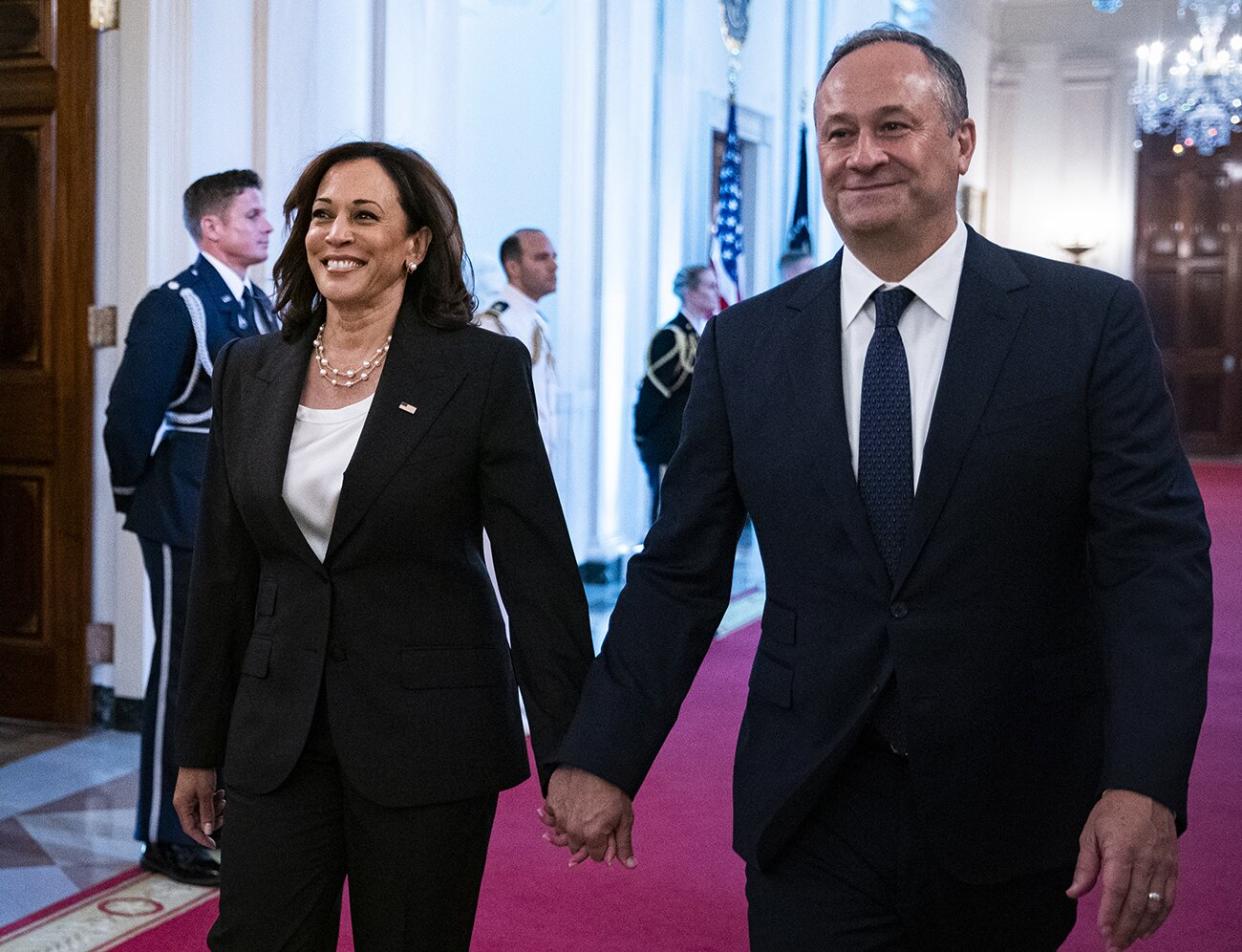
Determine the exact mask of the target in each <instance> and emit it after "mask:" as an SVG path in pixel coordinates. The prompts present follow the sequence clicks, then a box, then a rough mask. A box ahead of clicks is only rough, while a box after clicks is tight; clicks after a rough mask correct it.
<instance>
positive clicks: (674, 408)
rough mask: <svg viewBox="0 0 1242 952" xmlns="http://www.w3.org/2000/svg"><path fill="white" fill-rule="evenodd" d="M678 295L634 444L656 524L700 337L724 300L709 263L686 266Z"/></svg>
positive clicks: (651, 354) (652, 362)
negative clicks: (644, 477)
mask: <svg viewBox="0 0 1242 952" xmlns="http://www.w3.org/2000/svg"><path fill="white" fill-rule="evenodd" d="M673 293H674V294H675V295H677V298H678V300H679V301H681V309H680V310H679V311H678V313H677V316H676V317H674V318H673V319H672V320H671V321H669V322H668V323H667V324H665V325H664V326H663V327H661V328H660V329H659V330H658V331H656V334H655V336H654V337H653V338H652V339H651V344H650V346H649V347H648V348H647V371H646V373H645V374H644V375H643V379H642V382H641V383H640V384H639V385H638V401H637V402H636V403H635V404H634V442H635V443H637V444H638V455H639V458H640V459H642V462H643V466H644V468H645V469H646V470H647V484H648V486H650V487H651V521H652V522H655V519H656V516H657V515H659V512H660V481H661V480H662V479H663V478H664V470H665V469H666V468H667V467H668V462H669V460H671V459H672V458H673V451H674V450H676V449H677V441H678V440H679V439H680V438H681V416H682V414H683V413H684V412H685V409H686V400H687V398H688V397H689V396H690V381H691V379H692V378H693V377H694V358H695V355H696V354H697V353H698V350H699V335H701V334H702V333H703V328H704V327H705V326H706V325H707V322H708V320H709V319H710V318H711V317H712V315H713V314H715V313H716V307H717V305H718V303H719V301H720V289H719V286H718V285H717V283H716V275H715V273H714V272H713V271H712V269H711V268H710V267H708V266H707V265H705V264H691V265H686V266H685V267H684V268H682V269H681V270H680V271H678V272H677V276H676V277H675V278H673Z"/></svg>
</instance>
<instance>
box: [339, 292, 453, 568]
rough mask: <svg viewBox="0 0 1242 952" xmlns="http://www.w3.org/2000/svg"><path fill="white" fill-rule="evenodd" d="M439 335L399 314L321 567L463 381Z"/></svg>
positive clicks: (406, 314)
mask: <svg viewBox="0 0 1242 952" xmlns="http://www.w3.org/2000/svg"><path fill="white" fill-rule="evenodd" d="M444 333H445V332H442V331H437V330H436V329H435V328H432V327H429V326H428V325H426V324H424V323H423V322H422V321H421V320H419V318H418V316H417V315H416V314H415V313H414V311H413V310H412V309H411V308H403V309H402V312H401V315H400V317H398V319H397V324H396V326H395V328H394V329H393V334H392V344H391V345H390V347H389V351H388V357H387V359H386V365H385V367H384V372H383V374H382V375H381V376H380V381H379V386H378V387H377V388H376V390H375V400H374V401H373V402H372V404H371V410H370V412H369V413H368V414H367V420H366V423H365V424H363V428H362V434H361V436H359V437H358V446H357V448H356V449H355V450H354V455H353V458H352V459H351V460H350V463H349V467H348V468H347V469H346V470H345V479H344V483H343V485H342V487H341V498H340V502H339V503H338V504H337V509H336V519H335V521H334V522H333V524H332V536H331V538H330V540H329V541H328V551H327V554H326V556H325V558H324V561H325V562H328V561H329V560H330V559H331V558H332V557H333V555H334V554H335V553H336V551H337V550H338V549H340V547H341V545H342V543H343V542H344V541H345V540H346V539H347V538H348V537H349V535H350V534H351V533H352V532H353V531H354V530H355V529H356V528H357V527H358V524H359V522H360V521H361V520H362V518H363V516H364V515H366V512H367V510H368V509H370V507H371V505H372V503H374V502H375V499H376V497H377V496H378V495H379V494H380V492H381V491H382V490H383V489H384V487H385V486H387V485H388V483H389V481H390V480H391V479H392V477H393V475H394V474H395V473H396V471H397V470H398V469H399V468H400V466H401V464H402V463H404V462H405V460H406V458H407V457H408V456H409V455H410V453H411V452H412V451H413V450H414V447H415V446H417V445H418V443H419V441H420V440H421V439H422V438H423V436H425V435H426V433H427V430H428V429H430V427H431V424H432V423H433V422H434V421H435V419H436V417H437V416H438V415H439V413H440V411H441V410H443V409H444V407H445V406H446V405H447V404H448V402H449V400H450V399H451V398H452V396H453V394H454V393H455V392H456V391H457V388H458V387H459V386H460V385H461V382H462V380H463V379H464V378H465V375H466V371H465V370H464V369H462V368H461V367H460V366H459V365H457V363H456V362H455V361H454V360H453V348H452V347H450V346H448V345H447V343H446V341H445V339H444V337H443V336H442V335H443V334H444ZM402 405H405V406H407V407H412V408H414V412H412V413H411V412H410V411H409V410H406V409H402Z"/></svg>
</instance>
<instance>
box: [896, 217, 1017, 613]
mask: <svg viewBox="0 0 1242 952" xmlns="http://www.w3.org/2000/svg"><path fill="white" fill-rule="evenodd" d="M1027 284H1028V281H1027V279H1026V276H1025V275H1024V274H1022V272H1021V271H1019V270H1018V267H1017V266H1016V265H1015V264H1014V262H1013V260H1012V259H1011V258H1010V257H1009V256H1008V255H1007V254H1006V253H1005V251H1004V250H1003V249H1002V248H999V247H998V246H996V245H993V244H992V243H991V242H988V241H986V240H985V239H983V238H981V237H979V235H978V234H976V233H975V232H974V230H973V229H972V230H971V231H970V234H969V238H968V241H967V245H966V260H965V262H964V264H963V267H962V280H961V284H960V285H959V286H958V292H957V306H956V308H955V309H954V312H953V326H952V327H951V328H950V330H949V344H948V349H947V350H946V351H945V357H944V367H943V369H942V370H941V372H940V383H939V386H938V387H937V390H936V403H935V406H934V407H933V408H932V418H931V426H930V427H929V429H928V433H927V443H926V445H925V446H924V448H923V466H922V470H921V472H920V474H919V485H918V491H917V492H916V493H915V497H914V509H913V512H912V513H911V517H910V529H909V532H908V533H907V535H906V544H905V547H904V548H903V550H902V557H901V563H900V566H899V568H898V571H897V577H896V578H895V579H894V580H893V582H894V585H893V588H894V590H896V589H898V588H900V586H901V584H902V582H904V580H905V578H906V576H908V575H909V573H910V569H911V567H912V566H913V565H914V562H915V560H916V559H917V558H918V555H919V552H920V551H921V550H922V548H923V546H924V545H925V544H926V542H927V538H928V536H929V535H930V534H931V531H932V528H933V526H934V525H935V523H936V520H937V518H939V515H940V511H941V509H943V508H944V504H945V501H946V499H948V496H949V491H950V490H951V489H952V487H953V483H954V481H955V480H956V478H957V474H958V471H959V470H960V468H961V465H962V460H963V458H964V457H965V455H966V450H967V449H968V447H969V446H970V441H971V440H972V439H973V438H974V434H975V430H976V428H977V426H978V424H979V418H980V416H982V414H983V410H984V408H985V407H986V406H987V402H988V397H989V396H991V393H992V389H993V387H994V386H995V385H996V378H997V376H998V375H999V374H1000V371H1001V367H1002V366H1003V365H1004V362H1005V357H1006V355H1007V354H1008V353H1009V347H1010V345H1011V344H1012V343H1013V339H1014V335H1015V334H1016V333H1017V331H1018V327H1019V326H1020V324H1021V319H1022V315H1023V313H1024V312H1025V310H1026V303H1025V301H1024V300H1023V298H1022V295H1020V294H1012V293H1010V292H1012V291H1017V290H1018V289H1020V288H1022V287H1025V286H1026V285H1027Z"/></svg>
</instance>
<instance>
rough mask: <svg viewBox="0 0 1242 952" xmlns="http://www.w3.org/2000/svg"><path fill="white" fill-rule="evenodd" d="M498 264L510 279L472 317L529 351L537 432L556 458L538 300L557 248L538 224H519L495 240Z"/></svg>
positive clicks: (549, 370) (553, 388) (551, 378)
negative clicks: (536, 414) (504, 236)
mask: <svg viewBox="0 0 1242 952" xmlns="http://www.w3.org/2000/svg"><path fill="white" fill-rule="evenodd" d="M500 266H501V267H502V268H504V271H505V277H506V278H508V282H509V283H508V284H506V285H505V286H504V288H502V289H501V291H500V293H499V294H497V295H496V296H495V297H494V298H493V299H492V301H491V303H490V304H488V306H487V307H486V308H484V309H483V310H481V311H480V312H479V313H478V314H477V315H475V320H476V321H477V322H478V324H479V326H480V327H484V328H486V329H487V330H489V331H493V332H495V333H497V334H504V335H505V336H506V337H516V338H517V339H518V340H520V341H521V342H522V343H523V344H525V345H526V349H527V351H529V352H530V370H531V379H532V380H533V381H534V385H535V406H536V408H537V409H538V411H539V432H540V433H542V434H543V444H544V446H545V447H546V448H547V451H548V458H549V459H550V460H553V461H555V458H556V457H555V455H554V454H555V449H556V401H557V380H556V359H555V358H554V357H553V355H552V343H551V340H550V339H549V337H548V322H547V320H546V319H545V318H544V316H543V314H542V313H541V312H540V310H539V301H540V300H542V299H543V298H545V297H547V296H548V295H549V294H553V293H555V292H556V249H555V248H553V247H552V242H551V241H550V240H549V239H548V236H547V235H545V234H544V233H543V232H542V231H540V230H539V229H538V228H519V229H518V230H517V231H515V232H514V233H513V234H511V235H510V236H509V237H508V238H506V239H505V240H504V241H502V242H501V243H500Z"/></svg>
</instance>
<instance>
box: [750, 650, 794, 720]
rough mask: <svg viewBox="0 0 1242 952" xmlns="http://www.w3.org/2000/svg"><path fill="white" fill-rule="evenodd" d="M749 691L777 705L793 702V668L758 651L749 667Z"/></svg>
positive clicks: (783, 705) (786, 704)
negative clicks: (753, 662)
mask: <svg viewBox="0 0 1242 952" xmlns="http://www.w3.org/2000/svg"><path fill="white" fill-rule="evenodd" d="M750 693H751V694H755V695H758V696H759V697H761V698H763V699H764V700H765V701H771V702H772V703H773V704H775V705H777V706H778V707H790V706H791V705H792V704H793V669H792V668H790V667H788V666H787V665H785V664H783V663H781V662H780V661H777V660H776V659H775V658H773V657H772V656H771V655H769V654H767V653H765V652H763V651H760V652H759V653H758V654H756V655H755V664H754V666H753V667H752V668H751V669H750Z"/></svg>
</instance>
